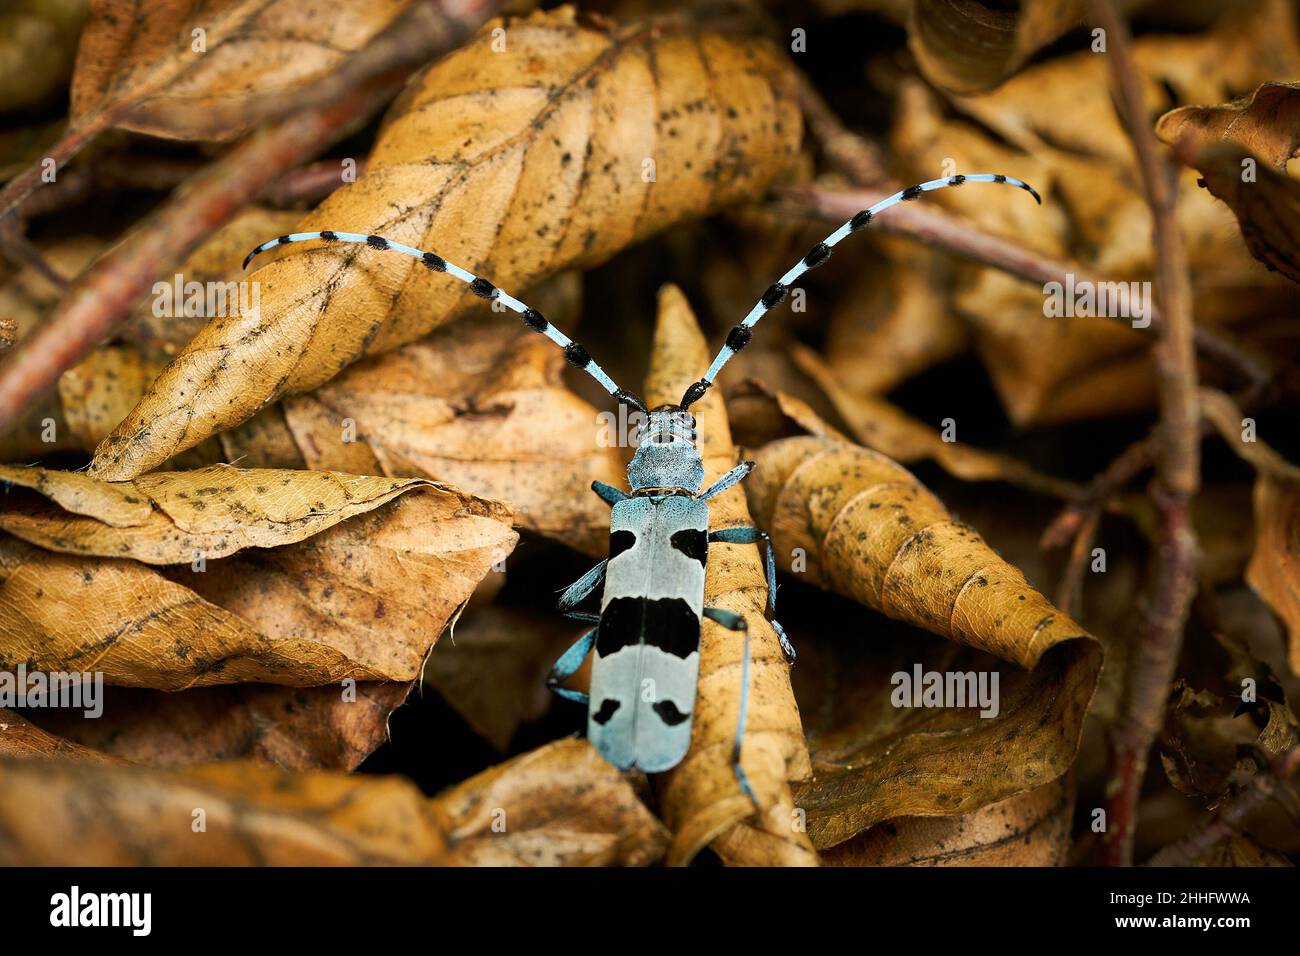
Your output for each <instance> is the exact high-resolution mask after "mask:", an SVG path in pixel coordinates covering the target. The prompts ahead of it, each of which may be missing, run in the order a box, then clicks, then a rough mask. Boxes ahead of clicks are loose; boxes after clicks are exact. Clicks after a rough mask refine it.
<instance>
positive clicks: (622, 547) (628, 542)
mask: <svg viewBox="0 0 1300 956" xmlns="http://www.w3.org/2000/svg"><path fill="white" fill-rule="evenodd" d="M634 544H636V534H635V533H634V532H632V531H628V530H627V529H626V528H620V529H619V530H617V531H612V532H610V535H609V559H610V560H611V561H613V560H614V559H615V558H617V557H618V556H619V555H620V554H622V553H623V552H624V551H626V550H628V549H629V548H631V547H632V545H634Z"/></svg>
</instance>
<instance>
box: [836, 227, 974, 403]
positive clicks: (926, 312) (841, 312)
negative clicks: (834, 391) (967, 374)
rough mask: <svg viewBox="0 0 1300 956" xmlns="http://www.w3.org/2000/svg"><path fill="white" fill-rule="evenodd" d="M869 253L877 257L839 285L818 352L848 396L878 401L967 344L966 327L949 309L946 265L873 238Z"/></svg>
mask: <svg viewBox="0 0 1300 956" xmlns="http://www.w3.org/2000/svg"><path fill="white" fill-rule="evenodd" d="M876 245H877V248H879V249H881V250H882V252H883V255H882V257H881V258H880V260H879V261H878V262H873V265H874V268H863V269H862V270H860V271H855V274H854V276H853V277H852V278H851V279H850V280H849V281H848V282H847V283H845V285H844V287H843V291H842V293H841V294H840V297H839V301H838V302H837V304H836V306H835V308H834V309H833V310H832V312H831V317H830V327H829V329H828V330H827V334H826V344H825V347H824V349H823V351H824V352H825V354H826V361H827V364H828V365H829V366H830V368H831V370H832V371H833V372H834V373H835V376H836V377H837V378H838V379H839V381H841V382H842V383H843V384H844V387H845V388H846V389H847V390H848V391H849V393H850V394H853V395H882V394H884V393H885V392H888V391H889V390H890V389H892V388H894V386H896V385H898V384H900V383H901V382H904V381H906V380H907V379H909V378H911V377H912V376H913V375H915V374H917V373H918V372H922V371H925V370H926V369H927V368H930V367H931V366H933V365H937V364H939V363H940V362H943V361H946V360H947V359H950V358H952V357H953V356H955V355H957V354H959V353H961V352H963V351H964V350H965V349H966V347H967V345H968V344H969V342H970V329H969V327H968V326H967V324H966V322H965V321H964V320H963V319H961V318H960V317H959V316H958V315H957V314H956V312H955V311H954V310H953V309H952V308H951V306H950V305H949V304H948V292H949V289H948V286H949V285H950V280H949V277H948V275H947V273H948V272H950V271H951V270H950V269H947V268H946V266H947V263H946V260H945V258H944V257H943V256H942V255H940V254H938V253H935V252H932V251H930V250H927V249H924V248H920V247H918V246H917V245H916V244H915V243H910V242H907V243H904V242H897V241H889V240H885V241H881V240H880V239H879V238H877V242H876ZM862 255H863V256H864V258H865V257H866V256H870V255H871V253H870V252H864V253H862Z"/></svg>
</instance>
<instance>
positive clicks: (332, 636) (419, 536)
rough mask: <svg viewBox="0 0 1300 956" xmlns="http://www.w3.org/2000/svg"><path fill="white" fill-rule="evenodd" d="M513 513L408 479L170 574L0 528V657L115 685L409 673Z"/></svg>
mask: <svg viewBox="0 0 1300 956" xmlns="http://www.w3.org/2000/svg"><path fill="white" fill-rule="evenodd" d="M232 471H233V469H232ZM509 525H510V513H509V511H508V509H505V508H504V507H503V506H501V505H500V504H497V503H494V502H487V501H484V500H482V499H478V498H474V497H472V496H469V495H465V494H463V493H461V492H457V491H454V490H453V489H444V488H440V487H438V486H430V485H428V484H426V483H423V482H412V483H407V490H406V492H405V494H403V495H402V496H401V497H398V498H397V499H396V500H393V501H390V502H389V503H388V505H387V506H385V507H383V508H382V509H380V510H377V511H372V512H370V513H368V514H362V515H359V516H357V517H354V518H352V519H350V520H348V521H344V522H343V523H341V524H338V525H336V526H334V527H332V528H329V529H328V530H326V531H324V532H321V533H318V534H316V535H315V536H314V537H310V538H307V539H306V540H305V541H298V542H297V543H295V544H289V545H285V546H283V547H278V548H271V549H260V548H258V549H250V550H247V551H244V552H242V553H240V554H239V555H237V556H233V557H229V558H225V559H218V560H209V561H207V562H206V563H205V564H198V563H196V564H195V565H186V566H183V567H180V568H177V567H173V568H170V569H168V570H167V571H166V572H165V576H164V573H159V572H157V571H155V570H153V569H151V568H148V567H147V566H145V565H143V564H140V563H138V562H136V561H132V560H120V559H114V558H108V557H85V556H76V557H66V556H63V555H58V554H51V553H48V552H43V551H39V550H37V549H35V548H32V547H31V546H29V545H27V544H24V543H23V542H21V541H19V540H18V539H16V538H11V537H8V536H5V537H0V566H3V568H4V571H5V580H4V583H3V586H0V666H9V665H5V664H4V662H10V665H11V664H12V663H13V662H17V661H29V662H32V666H33V667H34V668H41V669H45V670H98V671H102V672H103V673H104V679H105V681H106V682H108V683H110V684H123V685H127V686H136V687H153V688H157V689H164V690H181V689H185V688H188V687H201V686H207V685H212V684H228V683H237V682H244V681H259V682H265V683H274V684H287V685H293V686H314V685H319V684H328V683H334V682H338V681H341V680H343V679H345V678H349V677H350V678H354V679H356V680H357V681H366V680H396V681H410V680H412V679H414V678H415V677H416V675H417V674H418V673H419V668H420V664H421V661H422V660H423V658H424V656H425V655H426V653H427V652H428V649H429V648H430V647H431V646H432V645H433V643H434V642H435V641H436V640H437V639H438V636H439V635H440V634H441V632H442V630H443V628H444V627H445V626H446V624H447V622H448V621H449V620H450V619H451V618H452V616H453V615H454V614H455V613H456V612H457V610H458V609H459V608H460V607H461V605H463V604H464V602H465V601H466V600H467V599H468V598H469V596H470V594H471V592H472V591H473V590H474V587H475V585H476V584H477V583H478V582H479V581H480V580H481V579H482V578H483V577H484V575H486V574H487V572H488V571H489V569H490V568H491V566H492V565H493V564H495V563H497V562H499V561H501V560H502V559H504V558H505V556H506V555H507V554H509V553H510V551H511V549H512V548H513V547H514V544H515V542H516V540H517V537H518V536H517V535H516V534H515V532H514V531H512V530H511V529H510V526H509ZM114 548H115V545H114V546H112V547H108V548H105V549H103V550H104V551H106V553H107V554H110V555H111V554H114V553H116V552H115V550H114Z"/></svg>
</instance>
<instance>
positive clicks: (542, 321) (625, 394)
mask: <svg viewBox="0 0 1300 956" xmlns="http://www.w3.org/2000/svg"><path fill="white" fill-rule="evenodd" d="M314 239H320V240H322V241H324V242H327V243H334V242H353V243H364V244H365V245H367V246H369V247H370V248H371V249H380V250H389V251H392V252H400V253H402V255H406V256H410V257H411V258H412V259H418V260H420V262H422V263H424V265H425V267H426V268H429V269H432V270H433V271H434V272H445V273H447V274H448V275H450V276H454V277H455V278H457V279H459V280H460V281H461V282H464V283H465V284H466V285H468V286H469V287H470V290H471V291H472V292H473V293H474V294H475V295H476V296H478V297H479V298H480V299H487V300H488V301H498V302H500V303H501V304H502V305H504V306H505V307H506V308H507V309H509V310H510V311H512V312H516V313H518V314H519V316H520V317H521V318H522V319H523V320H524V325H526V326H528V327H529V328H530V329H532V330H533V331H534V332H540V333H541V334H542V335H544V336H546V337H547V338H548V339H550V340H551V341H552V342H554V343H555V344H556V345H558V346H559V347H560V348H561V349H563V350H564V357H565V358H566V359H568V360H569V364H570V365H573V366H574V367H575V368H580V369H582V370H583V371H584V372H586V373H587V374H588V375H590V376H591V377H592V378H594V379H595V380H596V382H597V383H599V385H600V387H601V388H603V389H604V390H605V391H607V392H609V394H610V395H612V396H613V397H614V398H615V399H617V400H618V401H620V402H623V403H625V404H627V405H630V406H632V407H633V408H635V409H637V410H638V411H641V412H645V411H646V407H645V403H644V402H643V401H641V399H639V398H637V397H636V395H634V394H632V393H631V392H629V391H627V390H626V389H624V388H620V387H619V385H618V383H617V382H615V381H614V380H613V379H612V378H610V377H609V375H608V374H607V373H606V372H605V370H604V369H603V368H601V367H600V366H599V365H598V364H596V362H595V360H594V359H592V357H591V355H590V354H588V352H587V350H586V349H585V348H583V347H582V346H581V345H579V344H578V343H577V342H575V341H573V340H572V339H571V338H569V337H568V336H567V335H565V334H564V333H563V332H561V331H560V330H559V329H557V328H556V327H555V326H554V325H552V324H551V323H550V322H549V321H548V320H547V319H546V317H545V316H544V315H542V313H540V312H538V311H537V310H536V309H533V308H530V307H529V306H527V305H525V304H524V303H523V302H520V301H519V300H518V299H516V298H515V297H514V296H512V295H510V294H509V293H507V292H504V291H502V290H501V289H498V288H497V287H496V286H494V285H493V284H492V283H491V282H489V281H488V280H487V279H483V278H480V277H479V276H476V275H474V273H472V272H469V271H467V270H465V269H462V268H461V267H460V266H458V265H456V264H455V263H452V262H448V261H447V260H446V259H444V258H443V257H442V256H440V255H437V254H436V253H432V252H425V251H424V250H422V249H416V248H414V247H412V246H408V245H404V244H403V243H400V242H394V241H393V240H391V239H385V238H384V237H383V236H371V235H366V234H364V233H360V232H333V231H331V230H328V229H326V230H323V231H321V232H294V233H290V234H289V235H287V236H280V237H279V238H278V239H272V240H270V241H269V242H264V243H262V244H261V245H260V246H258V247H257V248H255V249H254V250H253V251H252V252H250V253H249V254H248V255H247V256H246V257H245V258H244V268H245V269H247V268H248V264H249V263H250V262H252V261H253V258H254V257H255V256H257V255H258V254H260V253H262V252H265V251H266V250H267V249H272V248H274V247H276V246H287V245H289V244H290V243H294V242H309V241H311V240H314Z"/></svg>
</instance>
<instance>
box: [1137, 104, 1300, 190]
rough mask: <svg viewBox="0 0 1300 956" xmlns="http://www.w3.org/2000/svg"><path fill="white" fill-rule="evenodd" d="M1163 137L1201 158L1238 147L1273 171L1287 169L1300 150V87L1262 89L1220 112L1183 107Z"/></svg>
mask: <svg viewBox="0 0 1300 956" xmlns="http://www.w3.org/2000/svg"><path fill="white" fill-rule="evenodd" d="M1155 132H1156V135H1157V136H1158V137H1160V139H1161V140H1163V141H1164V142H1166V143H1168V144H1170V145H1171V146H1179V147H1185V148H1189V149H1193V150H1195V151H1197V152H1199V151H1200V150H1202V149H1204V148H1205V147H1207V146H1211V145H1213V144H1215V143H1236V144H1237V145H1238V146H1240V147H1241V148H1242V149H1244V150H1246V151H1247V152H1249V153H1253V154H1254V155H1256V156H1259V157H1261V158H1262V159H1264V160H1265V161H1266V162H1267V163H1268V164H1269V165H1271V166H1275V167H1277V168H1278V169H1285V168H1286V164H1287V162H1288V161H1289V160H1290V159H1292V158H1294V157H1295V155H1296V150H1297V148H1300V84H1296V83H1263V84H1260V86H1259V87H1258V88H1256V90H1255V92H1253V93H1251V94H1250V95H1249V96H1244V97H1241V98H1240V99H1237V100H1234V101H1233V102H1231V103H1224V104H1223V105H1221V106H1184V107H1181V108H1179V109H1176V110H1171V111H1170V112H1168V113H1166V114H1165V115H1164V116H1162V117H1160V120H1159V121H1158V122H1157V123H1156V127H1155Z"/></svg>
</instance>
